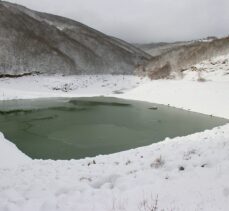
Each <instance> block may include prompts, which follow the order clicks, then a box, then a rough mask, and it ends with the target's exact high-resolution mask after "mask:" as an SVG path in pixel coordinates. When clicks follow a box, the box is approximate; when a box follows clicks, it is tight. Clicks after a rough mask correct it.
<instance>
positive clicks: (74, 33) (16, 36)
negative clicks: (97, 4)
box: [0, 1, 151, 77]
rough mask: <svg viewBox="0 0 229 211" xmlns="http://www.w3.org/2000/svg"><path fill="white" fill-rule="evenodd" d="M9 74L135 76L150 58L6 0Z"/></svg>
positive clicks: (0, 45) (0, 58)
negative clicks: (137, 70) (139, 67)
mask: <svg viewBox="0 0 229 211" xmlns="http://www.w3.org/2000/svg"><path fill="white" fill-rule="evenodd" d="M0 17H1V18H0V29H1V30H0V77H1V75H4V74H11V75H19V74H23V73H31V72H32V73H46V74H54V73H59V74H64V75H73V74H133V73H134V71H135V69H136V67H137V66H138V65H139V64H142V65H143V64H144V63H145V62H146V61H147V60H148V59H149V58H151V57H150V56H149V55H147V54H146V53H144V52H143V51H141V50H140V49H137V48H135V47H134V46H132V45H130V44H128V43H126V42H124V41H120V40H118V39H114V38H112V37H110V36H107V35H105V34H103V33H101V32H99V31H96V30H94V29H92V28H90V27H88V26H85V25H83V24H81V23H79V22H77V21H73V20H70V19H67V18H64V17H59V16H55V15H51V14H46V13H40V12H36V11H33V10H30V9H27V8H25V7H22V6H20V5H17V4H12V3H9V2H4V1H0Z"/></svg>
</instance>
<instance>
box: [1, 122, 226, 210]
mask: <svg viewBox="0 0 229 211" xmlns="http://www.w3.org/2000/svg"><path fill="white" fill-rule="evenodd" d="M228 152H229V125H226V126H223V127H219V128H215V129H213V130H211V131H205V132H202V133H197V134H193V135H190V136H188V137H178V138H175V139H171V140H170V139H167V140H165V141H164V142H161V143H158V144H153V145H151V146H148V147H142V148H138V149H134V150H129V151H126V152H122V153H117V154H113V155H107V156H98V157H95V158H86V159H83V160H78V161H77V160H71V161H33V162H31V163H27V164H26V165H23V166H18V167H17V168H15V169H12V168H11V169H7V170H3V169H1V168H0V210H12V211H15V210H17V211H20V210H23V211H31V210H33V211H38V210H42V211H45V210H47V211H52V210H63V211H69V210H79V211H81V210H82V211H113V210H115V211H116V210H118V211H124V210H126V211H139V210H140V211H141V210H143V211H145V209H144V206H147V207H148V206H150V207H152V206H154V205H155V199H156V198H157V196H158V208H159V209H158V210H162V209H163V210H175V211H176V210H182V211H186V210H187V211H193V210H206V211H216V210H225V211H227V210H228V208H229V185H228V176H229V154H228ZM148 210H149V209H148V208H147V209H146V211H148ZM149 211H150V210H149Z"/></svg>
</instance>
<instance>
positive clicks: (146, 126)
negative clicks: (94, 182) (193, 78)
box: [0, 97, 228, 159]
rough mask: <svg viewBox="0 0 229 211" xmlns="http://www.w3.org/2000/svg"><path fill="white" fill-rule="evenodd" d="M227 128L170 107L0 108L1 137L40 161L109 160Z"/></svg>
mask: <svg viewBox="0 0 229 211" xmlns="http://www.w3.org/2000/svg"><path fill="white" fill-rule="evenodd" d="M227 122H228V120H225V119H222V118H215V117H211V116H207V115H202V114H199V113H193V112H188V111H184V110H180V109H176V108H172V107H169V106H163V105H157V104H152V103H146V102H138V101H130V100H122V99H116V98H107V97H93V98H71V99H67V98H61V99H60V98H58V99H38V100H12V101H1V102H0V131H1V132H3V133H4V135H5V136H6V138H7V139H8V140H10V141H12V142H14V143H15V144H16V145H17V147H18V148H19V149H20V150H21V151H23V152H24V153H25V154H27V155H29V156H30V157H32V158H37V159H79V158H84V157H90V156H95V155H99V154H109V153H114V152H119V151H123V150H127V149H131V148H136V147H140V146H145V145H149V144H152V143H155V142H158V141H161V140H163V139H165V138H166V137H170V138H172V137H176V136H184V135H188V134H192V133H195V132H200V131H203V130H205V129H211V128H213V127H215V126H220V125H223V124H225V123H227ZM9 156H10V155H9Z"/></svg>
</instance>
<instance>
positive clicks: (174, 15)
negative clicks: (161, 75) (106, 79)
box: [9, 0, 229, 43]
mask: <svg viewBox="0 0 229 211" xmlns="http://www.w3.org/2000/svg"><path fill="white" fill-rule="evenodd" d="M9 1H11V2H16V3H18V4H23V5H25V6H27V7H29V8H31V9H35V10H39V11H45V12H49V13H54V14H58V15H61V16H66V17H69V18H72V19H75V20H77V21H80V22H82V23H84V24H87V25H88V26H91V27H93V28H95V29H97V30H100V31H102V32H104V33H106V34H109V35H112V36H116V37H119V38H121V39H124V40H126V41H129V42H138V43H149V42H158V41H177V40H191V39H198V38H202V37H206V36H213V35H214V36H225V35H229V0H9Z"/></svg>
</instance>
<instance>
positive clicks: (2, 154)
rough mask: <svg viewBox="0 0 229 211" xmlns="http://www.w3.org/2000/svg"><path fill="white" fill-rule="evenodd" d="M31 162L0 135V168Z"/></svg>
mask: <svg viewBox="0 0 229 211" xmlns="http://www.w3.org/2000/svg"><path fill="white" fill-rule="evenodd" d="M28 161H31V159H30V158H29V157H27V156H26V155H25V154H24V153H22V152H21V151H20V150H19V149H18V148H17V147H16V146H15V145H14V144H13V143H11V142H9V141H8V140H6V139H5V138H4V136H3V134H2V133H0V168H11V167H16V166H18V165H21V164H25V163H27V162H28Z"/></svg>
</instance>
